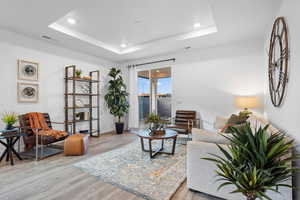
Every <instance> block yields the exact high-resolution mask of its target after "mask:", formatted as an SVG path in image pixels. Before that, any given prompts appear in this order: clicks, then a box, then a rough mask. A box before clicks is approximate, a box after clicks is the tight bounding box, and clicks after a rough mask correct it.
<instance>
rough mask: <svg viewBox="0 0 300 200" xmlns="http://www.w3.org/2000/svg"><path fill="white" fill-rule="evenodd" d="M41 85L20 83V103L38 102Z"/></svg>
mask: <svg viewBox="0 0 300 200" xmlns="http://www.w3.org/2000/svg"><path fill="white" fill-rule="evenodd" d="M38 92H39V85H38V84H30V83H18V101H19V102H25V103H35V102H38V98H39V93H38Z"/></svg>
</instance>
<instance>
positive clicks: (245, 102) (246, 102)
mask: <svg viewBox="0 0 300 200" xmlns="http://www.w3.org/2000/svg"><path fill="white" fill-rule="evenodd" d="M235 104H236V106H237V107H238V108H243V109H244V110H243V111H241V112H240V114H242V115H249V114H252V112H251V111H249V110H248V109H249V108H256V107H258V98H257V97H255V96H246V97H245V96H239V97H236V99H235Z"/></svg>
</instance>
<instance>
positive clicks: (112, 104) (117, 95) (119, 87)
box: [104, 68, 129, 134]
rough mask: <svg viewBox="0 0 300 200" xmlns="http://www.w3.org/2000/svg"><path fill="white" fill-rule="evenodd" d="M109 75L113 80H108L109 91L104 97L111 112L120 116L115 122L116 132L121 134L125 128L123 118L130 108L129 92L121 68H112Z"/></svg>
mask: <svg viewBox="0 0 300 200" xmlns="http://www.w3.org/2000/svg"><path fill="white" fill-rule="evenodd" d="M108 75H109V76H110V77H111V80H110V81H109V82H108V91H107V94H106V95H105V96H104V99H105V101H106V104H107V107H108V109H109V111H110V113H111V114H112V115H113V116H115V117H117V118H118V121H117V122H116V124H115V125H116V132H117V133H118V134H121V133H123V129H124V122H122V121H121V118H122V117H123V116H124V115H125V114H126V113H128V108H129V103H128V101H127V97H128V93H127V91H126V85H125V83H124V81H123V78H122V75H121V70H119V69H116V68H111V69H110V72H109V74H108Z"/></svg>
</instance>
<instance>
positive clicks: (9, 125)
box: [5, 124, 15, 130]
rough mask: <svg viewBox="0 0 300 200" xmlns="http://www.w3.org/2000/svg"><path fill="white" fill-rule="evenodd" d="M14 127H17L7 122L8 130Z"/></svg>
mask: <svg viewBox="0 0 300 200" xmlns="http://www.w3.org/2000/svg"><path fill="white" fill-rule="evenodd" d="M14 128H15V127H14V126H13V125H12V124H7V125H6V127H5V129H6V130H12V129H14Z"/></svg>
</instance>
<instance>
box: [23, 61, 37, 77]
mask: <svg viewBox="0 0 300 200" xmlns="http://www.w3.org/2000/svg"><path fill="white" fill-rule="evenodd" d="M18 79H19V80H27V81H38V79H39V63H36V62H31V61H26V60H18Z"/></svg>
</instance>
